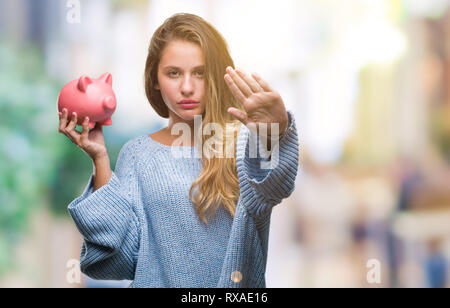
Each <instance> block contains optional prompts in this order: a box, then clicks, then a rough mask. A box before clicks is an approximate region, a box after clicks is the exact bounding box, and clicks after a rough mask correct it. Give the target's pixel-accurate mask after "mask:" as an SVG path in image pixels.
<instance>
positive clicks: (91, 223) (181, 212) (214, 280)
mask: <svg viewBox="0 0 450 308" xmlns="http://www.w3.org/2000/svg"><path fill="white" fill-rule="evenodd" d="M288 118H289V121H288V130H287V131H286V133H285V135H284V137H283V138H282V139H281V140H280V142H279V155H278V156H277V155H273V158H272V160H273V161H275V159H278V160H277V164H276V167H275V168H273V169H262V168H261V165H260V163H261V162H262V161H268V159H266V158H262V157H261V156H260V155H259V154H258V157H256V158H251V157H254V156H250V155H249V144H250V141H249V140H251V139H249V138H250V137H254V136H255V135H254V133H253V132H252V131H250V130H249V129H248V128H247V127H246V126H244V125H242V126H241V129H240V131H239V135H238V140H237V145H236V155H237V156H236V165H237V172H238V178H239V186H240V197H239V200H238V203H237V207H236V214H235V217H234V218H233V217H231V215H230V214H229V213H228V212H227V211H226V210H224V209H223V208H220V210H219V211H218V212H217V213H216V215H215V217H214V219H209V220H208V224H207V225H206V224H204V223H203V222H201V221H200V220H199V219H198V216H197V214H196V212H195V210H194V208H193V204H192V202H191V201H190V200H189V188H190V187H191V185H192V183H193V181H194V180H195V179H196V178H197V177H198V175H199V174H200V171H201V168H202V166H201V161H200V158H195V157H196V156H195V155H194V151H195V150H196V147H182V146H178V148H179V149H184V150H186V149H189V151H191V154H192V155H191V158H185V157H184V158H175V157H174V155H172V153H173V152H171V150H173V148H171V147H170V146H167V145H163V144H161V143H159V142H156V141H155V140H153V139H152V138H151V137H150V136H149V135H143V136H139V137H135V138H134V139H132V140H130V141H128V142H127V143H126V144H125V145H124V146H123V147H122V149H121V150H120V153H119V156H118V159H117V163H116V168H115V170H114V171H113V173H112V176H111V179H110V180H109V182H108V183H107V184H106V185H104V186H102V187H100V188H99V189H97V190H96V191H95V192H94V191H93V176H92V175H91V177H90V179H89V182H88V184H87V186H86V188H85V189H84V191H83V193H82V194H81V196H79V197H78V198H76V199H75V200H73V201H72V202H71V203H70V204H69V206H68V211H69V213H70V215H71V217H72V219H73V220H74V222H75V225H76V227H77V229H78V230H79V232H80V233H81V235H82V236H83V238H84V241H83V245H82V247H81V256H80V266H81V271H82V272H83V273H85V274H86V275H88V276H89V277H91V278H94V279H106V280H125V279H126V280H133V282H132V283H131V285H130V287H198V288H203V287H226V288H234V287H240V288H242V287H255V288H258V287H265V286H266V285H265V269H266V261H267V249H268V237H269V224H270V215H271V212H272V208H273V206H275V205H277V204H279V203H280V202H281V200H282V199H284V198H286V197H288V196H289V195H290V194H291V193H292V191H293V190H294V183H295V177H296V175H297V169H298V161H299V157H298V137H297V130H296V126H295V120H294V118H293V115H292V113H291V112H290V111H288ZM256 139H258V138H256ZM258 145H259V142H258ZM260 148H261V147H260Z"/></svg>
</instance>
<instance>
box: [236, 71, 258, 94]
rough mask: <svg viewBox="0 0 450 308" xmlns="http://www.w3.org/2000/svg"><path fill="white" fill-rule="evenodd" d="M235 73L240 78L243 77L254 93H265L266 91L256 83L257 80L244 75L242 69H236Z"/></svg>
mask: <svg viewBox="0 0 450 308" xmlns="http://www.w3.org/2000/svg"><path fill="white" fill-rule="evenodd" d="M235 71H236V73H237V74H238V75H239V77H241V78H242V80H244V81H245V82H246V83H247V85H248V86H249V87H250V89H251V90H252V92H253V93H258V92H264V89H263V88H262V87H261V86H260V85H259V83H258V82H256V80H255V79H253V78H251V77H250V76H249V75H247V74H246V73H244V71H242V70H240V69H235Z"/></svg>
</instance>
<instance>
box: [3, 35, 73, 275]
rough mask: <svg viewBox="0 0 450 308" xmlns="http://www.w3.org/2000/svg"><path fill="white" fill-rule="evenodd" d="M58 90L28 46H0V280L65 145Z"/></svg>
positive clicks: (43, 196)
mask: <svg viewBox="0 0 450 308" xmlns="http://www.w3.org/2000/svg"><path fill="white" fill-rule="evenodd" d="M61 86H62V84H61V83H59V82H57V81H55V80H52V79H51V78H49V77H48V76H47V75H46V74H45V68H44V61H43V59H42V56H41V54H40V53H39V51H38V50H37V49H36V48H34V47H33V46H31V45H27V46H17V45H13V44H10V43H8V42H1V44H0V123H1V124H0V140H2V147H1V148H0V156H1V159H0V247H1V249H0V275H2V274H4V273H5V272H6V271H7V270H9V269H10V268H11V266H12V264H13V260H14V255H13V247H14V244H15V243H16V242H17V241H18V239H19V236H20V234H21V233H23V232H25V231H26V230H27V225H28V221H29V216H30V213H31V212H32V211H33V210H34V209H36V208H39V207H41V206H43V205H46V204H47V203H48V192H49V191H51V189H52V188H51V185H50V184H51V183H52V181H53V179H54V177H55V174H56V173H57V170H58V168H59V163H58V162H59V161H60V159H58V158H59V157H61V155H62V154H63V153H64V152H65V151H66V148H67V145H66V144H65V143H64V142H62V141H63V140H62V138H60V137H59V136H58V135H57V113H56V98H57V95H58V92H59V89H60V88H61Z"/></svg>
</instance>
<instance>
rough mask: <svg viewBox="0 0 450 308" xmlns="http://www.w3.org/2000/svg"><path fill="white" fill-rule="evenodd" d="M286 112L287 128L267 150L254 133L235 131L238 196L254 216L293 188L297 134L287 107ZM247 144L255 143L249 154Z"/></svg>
mask: <svg viewBox="0 0 450 308" xmlns="http://www.w3.org/2000/svg"><path fill="white" fill-rule="evenodd" d="M287 113H288V127H287V130H286V131H285V133H284V134H283V136H282V138H281V140H280V141H279V142H278V143H277V144H276V145H275V146H274V147H273V148H272V150H271V151H270V152H268V151H265V150H264V147H263V144H262V143H261V142H260V141H259V138H258V136H257V134H256V133H255V132H253V131H251V130H249V129H248V128H247V127H246V126H242V128H241V132H240V133H239V137H238V143H237V159H236V165H237V171H238V177H239V185H240V188H241V198H242V200H243V201H244V202H243V204H244V205H245V206H246V208H247V210H248V211H249V212H250V214H252V215H254V216H260V215H262V214H264V213H267V211H268V210H270V209H271V208H272V207H273V206H275V205H277V204H279V203H280V202H281V201H282V200H283V199H285V198H287V197H289V196H290V195H291V193H292V192H293V191H294V187H295V178H296V176H297V171H298V163H299V149H298V137H297V128H296V124H295V119H294V116H293V114H292V112H291V111H289V110H288V111H287ZM251 144H253V145H254V144H256V146H255V147H256V148H257V149H258V151H256V152H257V155H255V154H251V153H250V152H252V151H250V145H251ZM254 152H255V151H254ZM264 156H265V157H264Z"/></svg>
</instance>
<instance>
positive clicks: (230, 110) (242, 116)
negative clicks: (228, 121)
mask: <svg viewBox="0 0 450 308" xmlns="http://www.w3.org/2000/svg"><path fill="white" fill-rule="evenodd" d="M227 111H228V113H229V114H231V115H232V116H234V117H235V118H236V119H238V120H239V121H241V122H242V123H243V124H244V125H247V122H248V116H247V114H246V113H245V112H243V111H241V110H239V109H237V108H234V107H230V108H228V110H227Z"/></svg>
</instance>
